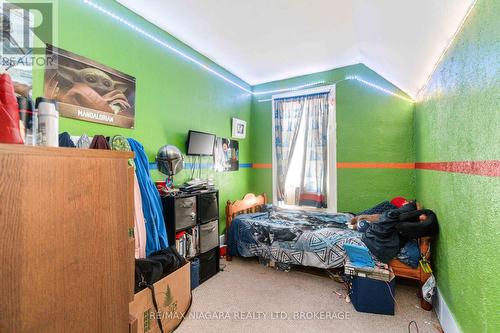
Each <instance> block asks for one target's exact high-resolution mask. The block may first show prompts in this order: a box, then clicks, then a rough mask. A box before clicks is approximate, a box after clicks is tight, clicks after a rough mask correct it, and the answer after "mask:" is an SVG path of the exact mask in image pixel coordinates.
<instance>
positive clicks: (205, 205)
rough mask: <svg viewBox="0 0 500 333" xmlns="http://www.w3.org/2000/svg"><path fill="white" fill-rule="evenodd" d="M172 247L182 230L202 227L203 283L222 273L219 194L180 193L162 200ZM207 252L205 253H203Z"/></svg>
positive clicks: (209, 192)
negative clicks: (220, 270)
mask: <svg viewBox="0 0 500 333" xmlns="http://www.w3.org/2000/svg"><path fill="white" fill-rule="evenodd" d="M161 201H162V205H163V214H164V218H165V227H166V229H167V234H168V242H169V244H171V245H172V244H175V236H176V235H177V234H178V233H179V232H182V231H188V230H191V229H192V228H194V227H196V228H198V236H199V239H198V244H197V248H198V250H199V251H198V253H197V254H196V256H194V257H193V258H188V259H189V260H193V259H194V258H198V259H199V260H200V284H201V283H203V282H205V281H206V280H208V279H209V278H211V277H212V276H214V275H215V274H217V273H218V272H219V231H218V230H219V225H218V224H219V191H218V190H216V189H213V190H205V191H198V192H178V193H177V194H176V195H175V196H165V197H162V198H161ZM202 250H203V251H202Z"/></svg>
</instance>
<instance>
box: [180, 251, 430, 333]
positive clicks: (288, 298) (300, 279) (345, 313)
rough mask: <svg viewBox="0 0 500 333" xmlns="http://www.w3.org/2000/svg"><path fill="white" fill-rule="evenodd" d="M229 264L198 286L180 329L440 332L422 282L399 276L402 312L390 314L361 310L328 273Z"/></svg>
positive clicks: (244, 261) (255, 263)
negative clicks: (426, 306)
mask: <svg viewBox="0 0 500 333" xmlns="http://www.w3.org/2000/svg"><path fill="white" fill-rule="evenodd" d="M224 264H226V267H225V268H224V271H221V272H220V273H219V274H217V275H216V276H214V277H213V278H211V279H210V280H208V281H206V282H205V283H204V284H202V285H200V286H199V287H198V288H196V289H195V290H194V291H193V303H192V306H191V310H190V312H189V314H188V315H187V317H186V319H185V320H184V322H183V323H182V324H181V325H180V326H179V328H178V329H177V331H176V332H178V333H184V332H190V333H191V332H219V333H222V332H346V333H347V332H408V323H409V322H410V321H411V320H414V321H416V323H417V324H418V327H419V331H420V332H434V333H435V332H439V331H438V329H437V328H436V325H438V320H437V318H436V316H435V314H434V312H432V311H424V310H422V309H420V306H419V304H420V303H419V300H418V298H417V297H416V292H417V290H418V288H417V286H416V284H415V285H414V284H412V283H404V282H399V280H398V282H397V284H396V301H397V307H396V315H394V316H384V315H375V314H367V313H360V312H356V310H354V307H353V306H352V304H350V303H346V301H345V299H344V297H343V296H339V295H337V294H336V292H338V293H341V294H344V295H345V290H344V289H343V285H342V284H340V283H337V282H335V281H333V280H332V279H330V278H328V277H327V276H317V275H313V274H310V273H306V272H300V271H291V272H288V273H287V272H280V271H276V270H275V269H273V268H270V267H265V266H262V265H260V264H259V263H258V261H256V260H253V259H242V258H234V259H233V261H231V262H227V263H226V262H224ZM300 316H302V318H300ZM314 317H315V318H314ZM411 332H416V329H415V327H413V328H412V331H411Z"/></svg>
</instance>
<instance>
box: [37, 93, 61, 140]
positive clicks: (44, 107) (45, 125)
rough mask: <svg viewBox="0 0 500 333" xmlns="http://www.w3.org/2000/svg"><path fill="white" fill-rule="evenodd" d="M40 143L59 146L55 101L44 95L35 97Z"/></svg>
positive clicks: (57, 115) (57, 114) (57, 116)
mask: <svg viewBox="0 0 500 333" xmlns="http://www.w3.org/2000/svg"><path fill="white" fill-rule="evenodd" d="M36 108H37V109H38V131H39V132H40V145H41V146H49V147H59V112H58V110H57V101H56V100H53V99H48V98H44V97H38V98H37V99H36Z"/></svg>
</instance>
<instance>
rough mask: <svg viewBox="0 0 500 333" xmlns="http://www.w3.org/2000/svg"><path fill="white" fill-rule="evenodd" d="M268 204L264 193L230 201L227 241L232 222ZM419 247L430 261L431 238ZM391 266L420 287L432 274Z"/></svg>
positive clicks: (394, 262) (424, 304)
mask: <svg viewBox="0 0 500 333" xmlns="http://www.w3.org/2000/svg"><path fill="white" fill-rule="evenodd" d="M266 204H267V195H266V194H265V193H262V194H261V195H258V196H256V195H255V194H253V193H248V194H246V195H245V196H244V197H243V199H241V200H236V201H233V202H232V201H230V200H228V201H227V204H226V241H227V236H228V231H229V227H230V226H231V222H232V221H233V219H234V218H235V217H236V216H237V215H240V214H249V213H255V212H259V211H261V209H262V207H263V206H264V205H266ZM419 245H420V253H422V254H424V255H425V257H426V259H427V260H428V261H430V256H431V254H430V238H429V237H424V238H420V239H419ZM226 260H227V261H231V260H232V257H231V256H229V255H228V254H226ZM389 266H390V267H391V268H392V270H393V271H394V274H395V275H396V276H398V277H403V278H408V279H412V280H417V281H418V282H419V287H422V285H423V284H424V283H425V281H427V279H428V278H429V276H430V274H428V273H426V272H424V270H423V269H422V267H421V266H420V265H419V266H418V267H417V268H412V267H410V266H408V265H406V264H404V263H402V262H401V261H399V260H398V259H393V260H391V261H390V262H389ZM420 305H421V307H422V309H424V310H431V309H432V305H431V304H429V303H427V302H426V301H425V300H424V299H423V298H421V301H420Z"/></svg>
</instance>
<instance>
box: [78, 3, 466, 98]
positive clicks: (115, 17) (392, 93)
mask: <svg viewBox="0 0 500 333" xmlns="http://www.w3.org/2000/svg"><path fill="white" fill-rule="evenodd" d="M83 2H84V3H85V4H87V5H89V6H91V7H92V8H94V9H97V10H98V11H100V12H101V13H103V14H106V15H107V16H109V17H111V18H112V19H114V20H116V21H118V22H120V23H123V24H124V25H126V26H128V27H130V28H131V29H133V30H135V31H136V32H138V33H140V34H141V35H143V36H145V37H147V38H148V39H150V40H152V41H154V42H156V43H157V44H159V45H161V46H163V47H164V48H166V49H168V50H170V51H172V52H174V53H176V54H178V55H179V56H181V57H183V58H184V59H186V60H188V61H191V62H192V63H194V64H196V65H198V66H200V67H201V68H203V69H205V70H206V71H208V72H210V73H212V74H214V75H216V76H218V77H220V78H221V79H223V80H224V81H226V82H228V83H230V84H232V85H233V86H235V87H238V88H240V89H241V90H243V91H244V92H246V93H249V94H252V95H255V96H259V95H268V94H274V93H282V92H287V91H294V90H300V89H303V88H308V87H313V86H318V85H322V84H325V83H326V82H325V81H318V82H313V83H308V84H303V85H299V86H295V87H291V88H284V89H277V90H268V91H260V92H252V91H251V90H249V89H247V88H245V87H243V86H242V85H240V84H238V83H236V82H235V81H233V80H231V79H229V78H227V77H226V76H224V75H222V74H221V73H219V72H217V71H216V70H214V69H212V68H210V67H209V66H207V65H206V64H204V63H202V62H201V61H198V60H196V59H195V58H193V57H192V56H190V55H188V54H186V53H184V52H182V51H180V50H179V49H177V48H175V47H173V46H172V45H170V44H168V43H166V42H164V41H162V40H161V39H159V38H158V37H156V36H153V35H152V34H150V33H149V32H146V31H144V30H143V29H141V28H139V27H138V26H136V25H134V24H133V23H131V22H129V21H127V20H125V19H124V18H122V17H120V16H118V15H116V14H114V13H112V12H111V11H109V10H107V9H106V8H104V7H102V6H100V5H98V4H96V3H94V2H93V1H91V0H83ZM464 21H465V19H464ZM462 25H463V23H462ZM345 80H357V81H359V82H362V83H364V84H366V85H368V86H370V87H372V88H375V89H377V90H380V91H382V92H385V93H387V94H389V95H392V96H396V97H399V98H401V99H404V100H407V101H410V102H413V100H412V99H410V98H407V97H405V96H402V95H399V94H396V93H394V92H392V91H390V90H388V89H385V88H382V87H380V86H378V85H376V84H374V83H371V82H368V81H366V80H363V79H361V78H359V77H358V76H348V77H346V78H345V79H343V80H340V81H345ZM340 81H337V82H340ZM337 82H335V83H337ZM332 84H333V83H332ZM269 100H270V99H266V100H259V102H263V101H269Z"/></svg>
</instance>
